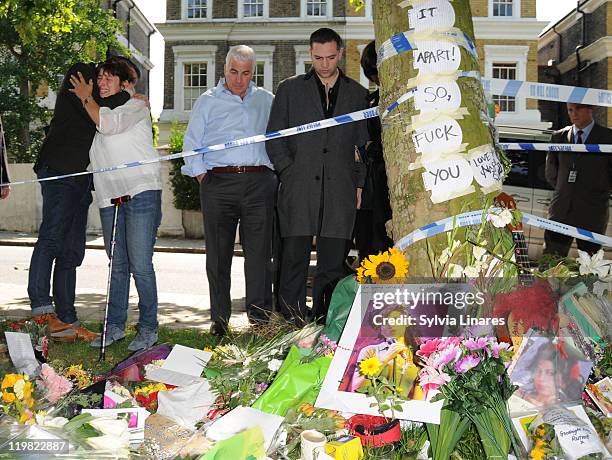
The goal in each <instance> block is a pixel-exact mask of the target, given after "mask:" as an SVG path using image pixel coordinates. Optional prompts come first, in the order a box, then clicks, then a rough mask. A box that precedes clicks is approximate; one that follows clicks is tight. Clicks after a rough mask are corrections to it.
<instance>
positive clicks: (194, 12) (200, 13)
mask: <svg viewBox="0 0 612 460" xmlns="http://www.w3.org/2000/svg"><path fill="white" fill-rule="evenodd" d="M207 12H208V0H187V18H188V19H205V18H207V17H208V14H207Z"/></svg>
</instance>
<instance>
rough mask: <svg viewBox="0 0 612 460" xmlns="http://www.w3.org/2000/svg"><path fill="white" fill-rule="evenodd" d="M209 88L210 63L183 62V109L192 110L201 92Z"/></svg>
mask: <svg viewBox="0 0 612 460" xmlns="http://www.w3.org/2000/svg"><path fill="white" fill-rule="evenodd" d="M207 89H208V63H207V62H192V63H189V64H183V110H191V109H192V108H193V104H194V103H195V101H196V99H197V98H198V97H200V94H202V93H203V92H205V91H206V90H207Z"/></svg>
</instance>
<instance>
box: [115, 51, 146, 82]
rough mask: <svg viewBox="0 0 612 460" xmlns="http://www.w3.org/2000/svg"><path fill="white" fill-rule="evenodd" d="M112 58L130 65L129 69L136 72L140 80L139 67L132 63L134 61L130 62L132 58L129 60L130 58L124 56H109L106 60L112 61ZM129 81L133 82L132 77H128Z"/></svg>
mask: <svg viewBox="0 0 612 460" xmlns="http://www.w3.org/2000/svg"><path fill="white" fill-rule="evenodd" d="M113 59H114V60H116V61H119V62H122V63H124V64H126V65H128V66H130V68H131V69H133V70H134V72H136V77H137V78H138V79H139V80H140V75H141V74H140V69H139V68H138V66H137V65H136V64H134V62H132V60H131V59H129V58H126V57H125V56H111V57H110V58H109V59H108V61H112V60H113ZM129 81H130V82H131V83H134V82H133V81H132V78H130V79H129Z"/></svg>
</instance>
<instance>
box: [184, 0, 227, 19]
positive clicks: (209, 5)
mask: <svg viewBox="0 0 612 460" xmlns="http://www.w3.org/2000/svg"><path fill="white" fill-rule="evenodd" d="M188 1H189V0H181V19H184V20H187V21H210V20H211V19H212V11H213V0H206V17H205V18H189V17H187V5H188V3H187V2H188ZM220 1H223V0H220Z"/></svg>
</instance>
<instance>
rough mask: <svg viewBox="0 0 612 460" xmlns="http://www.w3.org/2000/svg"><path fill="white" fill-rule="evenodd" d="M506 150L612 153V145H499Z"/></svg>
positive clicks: (521, 143)
mask: <svg viewBox="0 0 612 460" xmlns="http://www.w3.org/2000/svg"><path fill="white" fill-rule="evenodd" d="M498 145H499V146H500V147H501V148H502V149H504V150H528V151H543V152H577V153H578V152H582V153H612V144H545V143H524V142H519V143H516V142H509V143H501V144H498Z"/></svg>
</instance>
